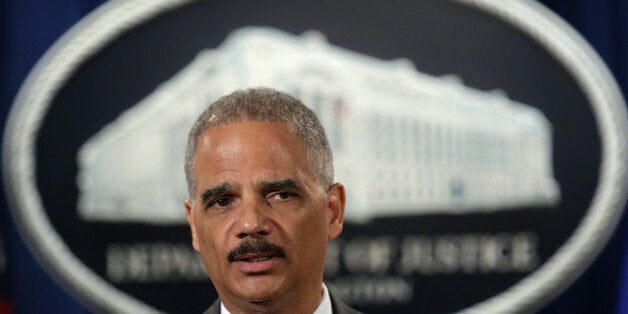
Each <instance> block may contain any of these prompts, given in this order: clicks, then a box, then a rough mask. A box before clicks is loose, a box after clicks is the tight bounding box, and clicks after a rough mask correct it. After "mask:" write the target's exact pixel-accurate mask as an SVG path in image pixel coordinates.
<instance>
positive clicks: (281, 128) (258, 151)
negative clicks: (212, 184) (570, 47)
mask: <svg viewBox="0 0 628 314" xmlns="http://www.w3.org/2000/svg"><path fill="white" fill-rule="evenodd" d="M196 152H197V153H196V158H195V176H196V177H197V180H202V179H203V177H204V176H207V175H208V174H209V173H211V174H212V175H214V176H217V177H216V178H215V179H219V173H220V172H228V171H232V172H233V171H236V172H237V171H241V170H245V169H248V168H251V167H253V168H255V167H256V168H259V169H271V170H274V171H275V172H287V171H295V170H299V171H301V170H304V168H306V167H305V165H306V158H305V155H306V150H305V144H304V143H303V140H302V139H301V138H300V136H299V135H297V134H296V133H295V132H294V131H292V130H291V129H290V128H288V127H287V126H285V125H284V124H281V123H276V122H258V121H249V120H244V121H240V122H235V123H230V124H224V125H218V126H214V127H212V128H209V129H207V130H205V131H204V132H203V133H202V134H201V136H200V138H199V141H198V144H197V150H196Z"/></svg>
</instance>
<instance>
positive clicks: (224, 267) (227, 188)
mask: <svg viewBox="0 0 628 314" xmlns="http://www.w3.org/2000/svg"><path fill="white" fill-rule="evenodd" d="M194 175H195V179H196V191H195V195H194V200H191V201H190V200H188V201H186V212H187V217H188V221H189V223H190V227H191V231H192V241H193V246H194V248H195V249H196V250H197V251H199V252H200V253H201V256H202V258H203V262H204V264H205V268H206V269H207V271H208V273H209V275H210V277H211V279H212V282H213V283H214V286H215V287H216V290H217V291H218V294H219V295H220V297H221V299H222V300H223V303H224V304H225V305H227V306H228V305H229V304H235V305H236V306H238V307H240V306H243V307H246V306H266V305H270V306H272V307H282V306H284V305H286V304H288V303H290V302H299V300H301V301H303V300H304V299H303V296H305V295H312V294H313V295H314V296H316V295H317V294H318V299H317V302H319V301H320V294H321V281H322V273H323V264H324V261H325V255H326V251H327V241H328V240H329V239H332V238H335V237H337V236H338V235H339V234H340V232H341V231H342V218H343V212H344V202H345V200H344V198H345V196H344V189H343V187H342V186H341V185H339V184H336V185H333V186H332V187H331V188H329V189H327V187H325V188H323V187H322V186H321V185H320V183H319V182H318V181H317V180H316V179H315V177H314V175H313V174H312V173H311V172H310V170H309V168H308V166H307V161H306V150H305V146H304V144H303V141H302V140H301V138H300V137H299V136H298V135H297V134H296V133H294V132H292V131H291V130H290V129H288V128H286V127H285V126H284V125H283V124H279V123H271V122H252V121H248V120H245V121H241V122H237V123H232V124H227V125H222V126H217V127H213V128H211V129H209V130H207V131H205V132H204V133H203V134H202V135H201V137H200V139H199V142H198V146H197V152H196V160H195V170H194ZM316 304H317V303H316Z"/></svg>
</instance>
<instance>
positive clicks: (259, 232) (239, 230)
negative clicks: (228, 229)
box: [234, 199, 271, 239]
mask: <svg viewBox="0 0 628 314" xmlns="http://www.w3.org/2000/svg"><path fill="white" fill-rule="evenodd" d="M236 210H237V211H239V215H237V216H236V222H235V227H234V235H235V236H236V237H238V238H240V239H243V238H246V237H252V238H257V237H262V236H267V235H269V234H270V230H271V228H270V227H271V226H270V219H269V217H268V213H269V211H268V208H267V204H266V203H264V202H263V201H261V200H257V199H254V200H248V201H244V202H242V204H240V206H238V208H237V209H236Z"/></svg>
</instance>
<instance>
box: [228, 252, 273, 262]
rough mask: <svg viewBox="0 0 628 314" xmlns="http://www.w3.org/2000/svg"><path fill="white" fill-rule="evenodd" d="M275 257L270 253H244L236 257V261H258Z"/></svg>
mask: <svg viewBox="0 0 628 314" xmlns="http://www.w3.org/2000/svg"><path fill="white" fill-rule="evenodd" d="M273 257H276V255H274V254H268V253H260V254H254V253H251V254H242V255H238V256H236V257H235V261H236V262H247V263H258V262H264V261H267V260H269V259H271V258H273Z"/></svg>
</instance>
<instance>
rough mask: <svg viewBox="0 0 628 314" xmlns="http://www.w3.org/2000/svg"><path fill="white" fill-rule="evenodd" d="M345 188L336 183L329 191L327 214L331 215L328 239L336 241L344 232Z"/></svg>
mask: <svg viewBox="0 0 628 314" xmlns="http://www.w3.org/2000/svg"><path fill="white" fill-rule="evenodd" d="M345 202H346V197H345V187H344V186H343V185H342V184H341V183H335V184H334V185H332V186H331V187H330V188H329V189H328V190H327V212H328V214H329V217H328V218H329V228H327V238H328V239H330V240H331V239H335V238H336V237H338V236H339V235H340V233H341V232H342V225H343V223H344V216H345Z"/></svg>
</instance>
